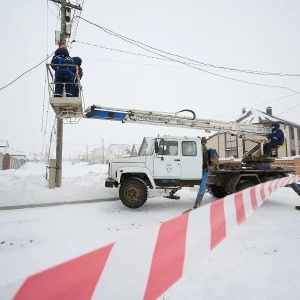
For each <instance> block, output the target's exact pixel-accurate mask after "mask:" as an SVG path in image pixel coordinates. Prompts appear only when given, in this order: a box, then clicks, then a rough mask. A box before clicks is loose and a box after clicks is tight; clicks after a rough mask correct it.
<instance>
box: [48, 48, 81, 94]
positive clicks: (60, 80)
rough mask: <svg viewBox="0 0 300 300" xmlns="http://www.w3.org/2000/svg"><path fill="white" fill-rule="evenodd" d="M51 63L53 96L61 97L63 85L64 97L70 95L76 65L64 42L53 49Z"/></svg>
mask: <svg viewBox="0 0 300 300" xmlns="http://www.w3.org/2000/svg"><path fill="white" fill-rule="evenodd" d="M51 64H52V65H51V67H52V69H53V70H55V91H54V97H63V89H64V86H65V93H66V97H72V96H73V85H74V73H75V71H76V67H75V65H74V62H73V59H72V58H71V57H70V55H69V51H68V50H67V45H66V44H65V43H62V44H61V45H60V47H59V48H58V49H57V50H56V51H55V53H54V57H53V58H52V61H51ZM72 65H73V66H72Z"/></svg>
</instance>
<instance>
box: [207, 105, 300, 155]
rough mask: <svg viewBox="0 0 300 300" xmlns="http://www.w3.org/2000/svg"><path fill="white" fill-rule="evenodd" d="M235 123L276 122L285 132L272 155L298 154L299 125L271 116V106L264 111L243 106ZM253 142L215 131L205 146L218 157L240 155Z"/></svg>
mask: <svg viewBox="0 0 300 300" xmlns="http://www.w3.org/2000/svg"><path fill="white" fill-rule="evenodd" d="M236 122H237V123H243V124H268V125H271V124H272V123H273V122H278V123H279V124H280V128H281V129H282V130H283V132H284V133H285V143H284V144H283V145H282V146H281V147H279V148H278V153H273V155H272V156H274V157H287V156H295V155H299V154H300V125H298V124H296V123H293V122H290V121H287V120H284V119H281V118H278V117H275V116H273V111H272V107H270V106H269V107H267V108H266V112H262V111H259V110H256V109H250V110H248V111H247V110H246V109H244V108H243V110H242V115H241V116H240V117H239V118H238V119H237V120H236ZM254 146H255V143H253V142H251V141H243V140H242V139H240V138H238V136H237V135H230V134H228V133H216V134H214V135H212V136H210V137H209V138H208V139H207V147H208V148H213V149H216V150H217V151H218V153H219V157H231V156H233V157H235V158H242V156H243V155H244V154H245V153H246V152H247V151H249V150H250V149H251V148H252V147H254Z"/></svg>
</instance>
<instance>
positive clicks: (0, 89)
mask: <svg viewBox="0 0 300 300" xmlns="http://www.w3.org/2000/svg"><path fill="white" fill-rule="evenodd" d="M53 53H54V52H53ZM53 53H51V54H50V55H48V56H47V58H45V59H44V60H42V61H41V62H40V63H38V64H37V65H35V66H34V67H32V68H30V69H29V70H27V71H25V72H23V73H22V74H21V75H19V76H18V77H17V78H16V79H14V80H12V81H11V82H9V83H8V84H6V85H4V86H2V87H1V88H0V91H2V90H4V89H5V88H7V87H8V86H10V85H11V84H13V83H14V82H16V81H17V80H18V79H20V78H21V77H23V76H24V75H25V74H27V73H28V72H30V71H32V70H34V69H35V68H37V67H38V66H40V65H41V64H42V63H44V62H45V61H47V59H48V58H49V57H50V56H52V55H53Z"/></svg>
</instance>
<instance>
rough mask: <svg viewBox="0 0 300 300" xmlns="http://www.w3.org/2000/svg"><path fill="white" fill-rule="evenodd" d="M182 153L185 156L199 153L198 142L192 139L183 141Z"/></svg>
mask: <svg viewBox="0 0 300 300" xmlns="http://www.w3.org/2000/svg"><path fill="white" fill-rule="evenodd" d="M182 155H183V156H196V155H197V145H196V142H192V141H184V142H182Z"/></svg>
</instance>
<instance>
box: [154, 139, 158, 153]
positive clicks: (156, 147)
mask: <svg viewBox="0 0 300 300" xmlns="http://www.w3.org/2000/svg"><path fill="white" fill-rule="evenodd" d="M154 149H155V153H158V151H159V147H158V142H157V140H155V143H154Z"/></svg>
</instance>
